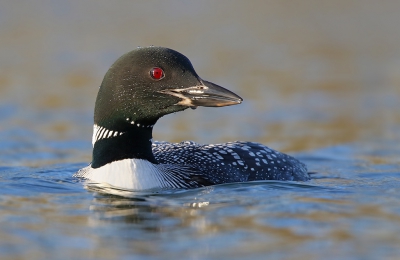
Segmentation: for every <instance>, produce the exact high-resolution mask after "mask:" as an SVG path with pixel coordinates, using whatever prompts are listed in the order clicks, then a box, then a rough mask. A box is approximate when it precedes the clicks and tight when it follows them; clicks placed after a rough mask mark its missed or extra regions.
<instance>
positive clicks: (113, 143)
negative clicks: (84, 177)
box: [92, 125, 157, 168]
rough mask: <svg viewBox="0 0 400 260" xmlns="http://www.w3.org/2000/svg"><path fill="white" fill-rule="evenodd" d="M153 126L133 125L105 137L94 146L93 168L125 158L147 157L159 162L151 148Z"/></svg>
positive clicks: (149, 159) (151, 160)
mask: <svg viewBox="0 0 400 260" xmlns="http://www.w3.org/2000/svg"><path fill="white" fill-rule="evenodd" d="M152 132H153V127H148V126H144V127H143V125H140V126H137V125H132V126H130V127H129V128H128V129H127V130H126V131H121V133H122V134H120V135H117V136H113V137H109V138H103V139H100V140H98V141H96V142H95V144H94V147H93V160H92V168H99V167H101V166H103V165H105V164H107V163H111V162H114V161H119V160H123V159H133V158H136V159H145V160H148V161H150V162H152V163H157V161H156V159H155V158H154V155H153V152H152V149H151V144H152V143H151V139H152Z"/></svg>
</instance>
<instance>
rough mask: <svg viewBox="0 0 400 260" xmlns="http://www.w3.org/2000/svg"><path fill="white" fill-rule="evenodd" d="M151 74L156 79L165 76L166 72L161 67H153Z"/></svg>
mask: <svg viewBox="0 0 400 260" xmlns="http://www.w3.org/2000/svg"><path fill="white" fill-rule="evenodd" d="M150 76H151V77H152V78H153V79H155V80H160V79H162V78H164V76H165V74H164V71H163V70H162V69H161V68H157V67H156V68H152V69H151V70H150Z"/></svg>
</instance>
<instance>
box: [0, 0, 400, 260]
mask: <svg viewBox="0 0 400 260" xmlns="http://www.w3.org/2000/svg"><path fill="white" fill-rule="evenodd" d="M399 8H400V5H399V3H398V2H397V1H380V2H379V3H378V2H376V3H375V2H373V1H371V2H368V1H367V2H366V1H352V2H351V3H350V2H348V1H335V2H332V3H322V2H320V1H312V0H307V1H302V2H301V3H300V2H299V3H297V4H296V5H294V4H293V3H289V2H287V3H286V2H283V1H268V2H265V1H251V2H250V4H249V2H240V1H230V0H229V1H219V2H218V3H215V2H213V1H209V2H208V1H201V2H193V3H190V4H189V3H183V2H181V1H169V2H168V3H166V2H165V3H164V2H161V1H160V2H155V1H152V2H143V3H130V2H124V3H121V4H120V5H116V4H114V3H111V2H110V3H108V2H102V3H101V4H98V2H97V1H85V2H82V3H81V2H75V1H35V3H33V2H32V3H30V2H29V3H24V4H20V3H17V2H15V1H5V2H4V3H2V8H1V9H0V34H1V35H2V41H1V42H0V60H1V62H0V194H1V195H0V223H1V225H0V257H1V259H72V258H75V259H135V258H139V259H177V258H180V259H232V258H233V259H243V258H246V259H398V258H399V257H400V247H399V245H400V235H399V234H400V232H399V231H400V200H399V197H400V196H399V195H400V157H399V154H400V142H399V141H400V134H399V133H400V114H399V111H400V102H399V99H400V77H399V75H400V52H399V50H398V46H400V38H399V37H398V36H399V35H400V34H399V32H398V30H399V29H398V24H399V23H400V16H398V11H397V10H399ZM151 44H153V45H162V46H166V47H171V48H173V49H176V50H178V51H180V52H182V53H184V54H185V55H187V56H188V57H189V58H190V60H191V61H192V62H193V64H194V67H195V69H196V71H197V72H198V74H199V75H200V76H201V77H203V78H204V79H206V80H210V81H212V82H215V83H217V84H219V85H221V86H224V87H226V88H228V89H230V90H232V91H234V92H236V93H238V94H239V95H240V96H242V97H243V98H244V103H243V104H241V105H238V106H232V107H225V108H198V109H196V110H194V111H193V110H187V111H184V112H181V113H177V114H174V115H169V116H166V117H164V118H162V119H161V120H160V121H159V122H158V124H157V125H156V127H155V133H154V137H155V139H157V140H166V141H174V142H179V141H182V140H194V141H197V142H200V143H216V142H225V141H234V140H249V141H256V142H261V143H264V144H267V145H268V146H271V147H272V148H275V149H277V150H281V151H284V152H287V153H290V154H291V155H294V156H295V157H297V158H299V159H300V160H301V161H303V162H304V163H306V164H307V166H308V168H309V170H310V171H311V172H314V174H313V175H312V180H311V181H309V182H304V183H300V182H280V181H262V182H253V183H239V184H238V183H234V184H225V185H218V186H213V187H205V188H201V189H194V190H188V191H173V192H172V191H165V192H161V193H156V194H151V193H143V192H141V193H137V192H136V193H135V192H122V191H112V192H113V193H116V194H119V195H115V194H114V195H111V194H108V193H109V192H110V190H107V189H103V190H101V189H93V187H86V186H85V183H83V182H80V181H79V180H77V179H74V178H72V174H73V173H75V172H76V171H77V170H78V169H79V168H82V167H84V166H86V165H87V163H89V162H90V160H91V143H90V142H91V131H92V116H93V115H92V113H93V106H94V100H95V97H96V92H97V89H98V88H97V87H98V86H99V85H100V83H101V80H102V77H103V75H104V73H105V72H106V70H107V68H108V67H109V66H110V65H111V64H112V62H113V61H114V60H115V59H117V58H118V57H119V56H120V55H122V54H123V53H124V52H127V51H130V50H132V49H134V48H135V47H136V46H137V45H141V46H147V45H151Z"/></svg>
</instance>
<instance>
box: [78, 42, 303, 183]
mask: <svg viewBox="0 0 400 260" xmlns="http://www.w3.org/2000/svg"><path fill="white" fill-rule="evenodd" d="M241 102H242V99H241V98H240V97H239V96H237V95H236V94H234V93H232V92H230V91H229V90H226V89H224V88H222V87H220V86H217V85H215V84H213V83H210V82H207V81H203V80H202V79H201V78H200V77H199V76H198V75H197V74H196V72H195V71H194V69H193V67H192V65H191V63H190V61H189V60H188V59H187V58H186V57H185V56H183V55H182V54H180V53H178V52H176V51H173V50H171V49H167V48H162V47H147V48H139V49H137V50H134V51H132V52H129V53H127V54H125V55H123V56H122V57H121V58H120V59H118V60H117V61H116V62H115V63H114V65H113V66H112V67H111V68H110V70H109V71H108V72H107V74H106V76H105V77H104V80H103V83H102V85H101V87H100V90H99V94H98V96H97V100H96V107H95V117H94V121H95V125H94V131H93V138H92V142H93V161H92V163H91V165H89V166H88V167H85V168H83V169H81V170H80V171H78V172H77V173H76V174H75V176H77V177H83V178H86V179H88V180H90V181H91V182H96V183H106V184H108V185H111V186H114V187H117V188H123V189H129V190H154V189H156V190H157V189H177V188H178V189H179V188H197V187H202V186H208V185H214V184H222V183H230V182H246V181H254V180H294V181H305V180H308V179H309V175H308V173H307V168H306V166H305V165H304V164H303V163H301V162H299V161H298V160H296V159H295V158H293V157H291V156H289V155H286V154H283V153H280V152H277V151H274V150H272V149H270V148H268V147H266V146H264V145H262V144H258V143H252V142H231V143H223V144H209V145H200V144H197V143H194V142H188V141H187V142H181V143H177V144H173V143H168V142H152V130H153V126H154V124H155V123H156V122H157V120H158V119H159V118H160V117H162V116H163V115H166V114H169V113H173V112H178V111H181V110H184V109H186V108H189V107H197V106H227V105H235V104H239V103H241Z"/></svg>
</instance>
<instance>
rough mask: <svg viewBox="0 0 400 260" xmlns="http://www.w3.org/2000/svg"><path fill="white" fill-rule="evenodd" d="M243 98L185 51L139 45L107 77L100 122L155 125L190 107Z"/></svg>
mask: <svg viewBox="0 0 400 260" xmlns="http://www.w3.org/2000/svg"><path fill="white" fill-rule="evenodd" d="M241 102H242V99H241V98H240V97H239V96H237V95H236V94H234V93H232V92H230V91H228V90H226V89H224V88H222V87H220V86H217V85H215V84H213V83H210V82H206V81H203V80H202V79H201V78H200V77H199V76H198V75H197V73H196V72H195V70H194V69H193V66H192V64H191V63H190V61H189V59H188V58H186V57H185V56H184V55H182V54H180V53H179V52H176V51H174V50H171V49H168V48H162V47H146V48H137V49H135V50H133V51H131V52H128V53H126V54H125V55H123V56H122V57H120V58H119V59H118V60H117V61H116V62H115V63H114V64H113V65H112V66H111V68H110V69H109V70H108V72H107V73H106V75H105V76H104V79H103V82H102V84H101V86H100V90H99V93H98V95H97V100H96V106H95V113H94V123H95V124H96V125H99V126H102V127H105V128H107V129H113V130H123V129H126V127H127V126H129V125H130V124H131V122H140V123H142V124H145V125H154V124H155V122H156V121H157V119H159V118H160V117H162V116H164V115H166V114H170V113H173V112H177V111H181V110H184V109H186V108H189V107H196V106H228V105H235V104H240V103H241Z"/></svg>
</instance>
